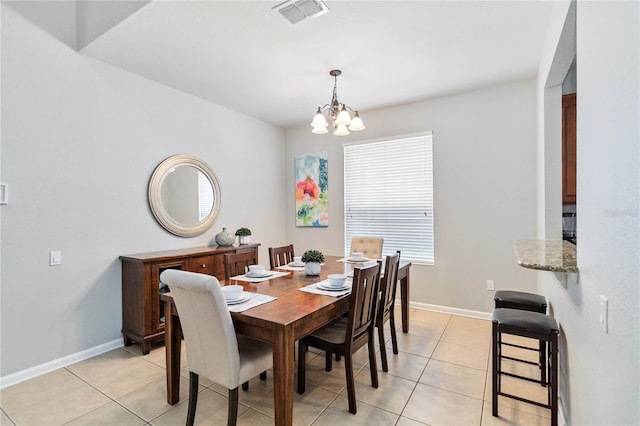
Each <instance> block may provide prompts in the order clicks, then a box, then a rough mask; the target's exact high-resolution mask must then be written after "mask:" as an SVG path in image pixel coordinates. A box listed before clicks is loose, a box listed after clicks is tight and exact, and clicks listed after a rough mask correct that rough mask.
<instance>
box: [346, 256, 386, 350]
mask: <svg viewBox="0 0 640 426" xmlns="http://www.w3.org/2000/svg"><path fill="white" fill-rule="evenodd" d="M381 264H382V263H381V262H380V261H378V262H376V264H375V265H371V266H367V267H364V268H355V269H354V272H353V285H352V287H351V299H350V300H349V317H348V319H347V334H346V336H345V344H346V345H351V343H352V342H354V341H355V340H356V339H358V338H360V337H362V336H366V335H367V332H369V331H371V332H372V331H373V328H374V327H375V318H376V310H377V308H378V291H379V288H380V287H379V285H380V267H381Z"/></svg>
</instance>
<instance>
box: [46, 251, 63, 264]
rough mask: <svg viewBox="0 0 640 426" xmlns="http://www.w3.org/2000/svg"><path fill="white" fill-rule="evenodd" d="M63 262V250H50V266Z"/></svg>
mask: <svg viewBox="0 0 640 426" xmlns="http://www.w3.org/2000/svg"><path fill="white" fill-rule="evenodd" d="M61 264H62V252H61V251H52V252H49V266H56V265H61Z"/></svg>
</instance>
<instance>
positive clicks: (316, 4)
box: [273, 0, 329, 24]
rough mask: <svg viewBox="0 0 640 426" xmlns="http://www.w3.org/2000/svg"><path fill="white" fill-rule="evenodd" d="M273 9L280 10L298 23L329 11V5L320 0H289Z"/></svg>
mask: <svg viewBox="0 0 640 426" xmlns="http://www.w3.org/2000/svg"><path fill="white" fill-rule="evenodd" d="M273 9H275V10H277V11H278V12H280V14H281V15H282V16H284V17H285V18H286V19H287V21H289V22H291V23H292V24H297V23H298V22H300V21H303V20H304V19H306V18H316V17H318V16H320V15H324V14H325V13H327V12H329V8H328V7H327V5H326V4H324V3H323V2H321V1H320V0H298V1H296V2H293V0H287V1H285V2H283V3H280V4H279V5H277V6H274V7H273Z"/></svg>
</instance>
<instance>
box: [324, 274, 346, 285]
mask: <svg viewBox="0 0 640 426" xmlns="http://www.w3.org/2000/svg"><path fill="white" fill-rule="evenodd" d="M328 278H329V285H330V286H331V287H344V281H345V280H346V279H347V276H346V275H345V274H329V276H328Z"/></svg>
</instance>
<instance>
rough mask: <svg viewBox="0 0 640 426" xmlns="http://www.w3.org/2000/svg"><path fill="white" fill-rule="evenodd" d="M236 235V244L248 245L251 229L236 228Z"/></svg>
mask: <svg viewBox="0 0 640 426" xmlns="http://www.w3.org/2000/svg"><path fill="white" fill-rule="evenodd" d="M236 235H237V236H238V243H240V244H249V235H251V229H249V228H238V229H237V230H236Z"/></svg>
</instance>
